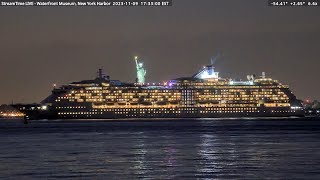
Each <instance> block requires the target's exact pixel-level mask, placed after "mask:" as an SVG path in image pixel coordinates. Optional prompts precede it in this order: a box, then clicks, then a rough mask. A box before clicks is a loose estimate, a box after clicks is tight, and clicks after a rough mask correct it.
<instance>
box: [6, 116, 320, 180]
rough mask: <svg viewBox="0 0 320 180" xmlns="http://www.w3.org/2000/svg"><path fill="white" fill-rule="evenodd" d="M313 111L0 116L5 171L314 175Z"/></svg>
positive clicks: (15, 175) (117, 175)
mask: <svg viewBox="0 0 320 180" xmlns="http://www.w3.org/2000/svg"><path fill="white" fill-rule="evenodd" d="M319 138H320V121H319V120H317V119H310V118H309V119H286V118H283V119H278V120H277V119H275V118H273V119H241V120H239V119H228V120H223V119H218V120H212V119H211V120H210V119H205V120H203V119H200V120H181V121H172V120H165V121H157V122H152V121H122V122H115V121H108V122H104V121H99V122H98V121H97V122H85V121H81V122H77V121H75V122H63V121H61V122H59V121H55V122H50V121H43V122H31V123H30V124H28V125H26V126H25V125H23V124H22V123H21V122H16V123H15V122H0V144H1V148H0V178H4V179H8V178H9V179H10V178H11V179H26V178H27V179H35V178H40V179H47V178H49V179H66V178H71V179H79V178H83V179H137V178H139V179H186V178H199V179H212V178H214V179H264V178H270V179H290V178H298V179H300V178H305V179H320V163H319V162H320V142H319Z"/></svg>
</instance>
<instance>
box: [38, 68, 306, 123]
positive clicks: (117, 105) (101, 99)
mask: <svg viewBox="0 0 320 180" xmlns="http://www.w3.org/2000/svg"><path fill="white" fill-rule="evenodd" d="M98 74H99V75H98V77H97V78H96V79H94V80H84V81H80V82H73V83H70V84H68V85H64V86H61V87H60V88H55V89H54V90H53V91H52V95H50V96H49V97H48V98H47V99H46V100H44V102H43V103H45V104H48V105H50V106H51V108H52V109H53V110H54V111H55V113H56V116H57V118H90V119H101V118H157V117H158V118H162V117H165V118H188V117H194V118H198V117H199V118H200V117H254V116H303V115H304V110H303V107H302V105H301V103H300V101H299V100H297V98H296V96H295V95H294V94H293V93H292V92H291V91H290V89H289V87H288V86H286V85H283V84H281V83H279V82H278V81H277V80H273V79H271V78H269V77H266V76H265V74H263V75H262V76H260V77H255V76H254V75H248V78H247V79H248V80H247V81H235V80H231V79H224V78H221V77H219V73H218V72H216V71H215V69H214V66H213V64H211V65H208V66H205V67H204V68H203V69H201V70H200V71H199V72H198V73H196V74H195V75H194V76H192V77H186V78H177V79H172V80H169V81H167V82H164V83H160V84H155V83H143V82H136V83H124V82H120V81H116V80H111V79H110V77H109V76H103V75H102V72H101V70H99V73H98Z"/></svg>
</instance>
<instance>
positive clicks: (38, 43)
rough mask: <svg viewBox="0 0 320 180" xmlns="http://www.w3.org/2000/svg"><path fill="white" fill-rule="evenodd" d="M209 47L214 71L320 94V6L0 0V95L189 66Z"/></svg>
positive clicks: (238, 0) (37, 94)
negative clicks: (17, 2) (18, 3)
mask: <svg viewBox="0 0 320 180" xmlns="http://www.w3.org/2000/svg"><path fill="white" fill-rule="evenodd" d="M218 50H222V51H223V52H224V54H225V56H224V58H223V59H221V60H220V61H218V62H217V63H216V70H217V71H219V72H220V76H222V77H231V78H242V79H245V78H246V75H247V74H261V72H262V71H265V72H266V74H267V75H268V76H271V77H272V78H274V79H278V80H279V81H280V82H282V83H283V84H288V85H290V87H291V89H292V91H293V92H294V93H295V94H296V95H297V96H298V98H300V99H320V91H319V89H320V81H319V67H320V56H319V53H320V7H268V6H267V0H174V5H173V6H172V7H112V8H111V7H81V8H80V7H33V8H32V7H29V8H26V7H24V8H23V7H0V54H1V57H0V62H1V66H0V82H1V93H0V104H1V103H11V101H14V102H15V103H17V102H27V103H32V102H39V101H41V100H42V99H44V98H45V97H46V96H47V95H49V94H50V93H51V92H50V91H51V89H52V84H53V83H57V85H58V86H59V85H63V84H66V83H69V82H72V81H78V80H83V79H91V78H93V77H94V76H95V72H96V70H97V68H99V67H101V66H103V67H104V69H105V71H106V72H107V74H109V75H110V76H111V78H112V79H119V80H122V81H127V82H133V81H134V80H135V64H134V61H133V56H134V55H139V56H140V57H141V58H143V60H144V62H145V65H146V67H147V73H148V74H147V81H148V82H154V81H156V82H157V81H161V80H168V79H172V78H176V77H180V76H191V75H193V74H194V73H195V72H196V71H197V70H198V69H199V68H201V67H202V66H203V65H206V64H208V63H209V59H210V57H211V56H212V55H213V54H215V53H216V52H217V51H218Z"/></svg>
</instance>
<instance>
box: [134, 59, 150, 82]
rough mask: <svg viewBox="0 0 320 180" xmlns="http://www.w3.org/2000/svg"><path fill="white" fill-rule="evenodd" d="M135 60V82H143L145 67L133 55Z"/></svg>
mask: <svg viewBox="0 0 320 180" xmlns="http://www.w3.org/2000/svg"><path fill="white" fill-rule="evenodd" d="M134 60H135V61H136V68H137V83H145V76H146V74H147V71H146V69H145V68H144V66H143V63H142V62H138V56H135V57H134Z"/></svg>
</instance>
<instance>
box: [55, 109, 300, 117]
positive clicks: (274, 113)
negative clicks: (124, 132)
mask: <svg viewBox="0 0 320 180" xmlns="http://www.w3.org/2000/svg"><path fill="white" fill-rule="evenodd" d="M140 112H143V113H140ZM175 112H179V113H175ZM292 116H296V117H304V111H303V110H299V111H286V110H279V109H277V110H273V109H268V110H259V111H255V112H219V111H218V112H206V111H204V109H196V110H193V111H173V112H170V111H169V109H168V110H167V111H166V110H165V109H164V110H163V111H152V112H150V111H147V112H146V110H145V109H134V110H131V111H125V110H121V109H120V110H119V111H114V110H110V111H108V110H101V111H95V110H94V111H93V112H90V113H88V114H81V113H77V112H73V113H69V112H59V113H57V115H56V118H58V119H125V118H148V119H152V118H229V117H292Z"/></svg>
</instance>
